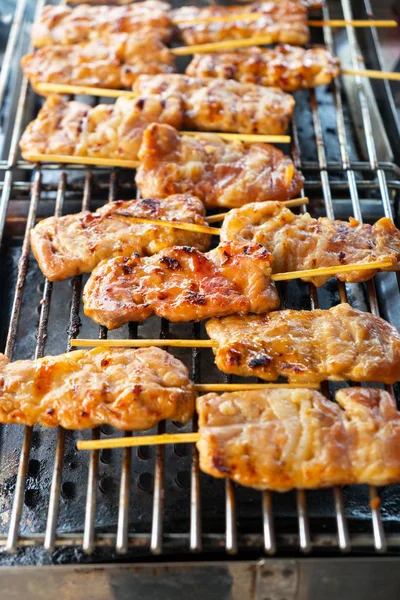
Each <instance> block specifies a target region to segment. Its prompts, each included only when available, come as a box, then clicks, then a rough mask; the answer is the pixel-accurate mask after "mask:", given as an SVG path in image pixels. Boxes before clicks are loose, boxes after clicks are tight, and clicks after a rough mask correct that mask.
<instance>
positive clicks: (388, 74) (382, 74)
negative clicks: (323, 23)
mask: <svg viewBox="0 0 400 600" xmlns="http://www.w3.org/2000/svg"><path fill="white" fill-rule="evenodd" d="M249 40H250V41H251V43H250V44H249V43H248V41H249ZM257 40H259V38H248V39H245V40H229V47H228V48H231V49H233V50H234V49H235V48H240V47H243V45H244V46H253V45H254V44H255V43H256V42H257ZM242 42H244V44H243V43H242ZM218 43H219V42H218ZM221 43H222V42H221ZM224 43H225V42H224ZM262 43H263V42H261V41H258V44H262ZM264 43H265V42H264ZM210 45H211V46H212V45H213V44H202V45H201V47H203V46H210ZM190 47H191V46H188V48H190ZM199 47H200V46H199ZM185 49H186V48H185ZM219 49H220V48H219ZM199 52H200V51H199ZM203 52H212V49H211V50H203ZM189 54H190V53H189ZM340 72H341V74H342V75H359V76H360V77H368V78H369V79H388V80H392V81H399V80H400V73H395V72H393V71H376V70H372V69H341V71H340ZM35 89H36V90H37V91H38V92H39V93H44V94H50V93H51V94H73V95H75V96H96V97H105V98H120V97H122V96H124V97H125V96H126V97H128V98H139V97H140V95H141V94H140V93H139V92H133V91H130V90H120V89H117V90H115V89H110V88H102V87H95V86H87V85H70V84H64V83H44V82H43V83H38V84H36V86H35ZM197 133H198V132H197V131H183V132H182V134H184V135H196V134H197ZM203 133H204V132H203ZM218 135H220V136H221V137H222V138H223V139H225V140H232V139H237V138H236V137H235V136H237V135H238V134H236V133H218ZM240 135H241V136H242V138H243V139H242V141H248V142H257V141H258V142H262V141H267V142H271V143H274V142H275V143H290V137H289V136H280V135H279V136H272V135H271V136H266V137H268V139H265V140H262V139H261V138H263V137H265V136H263V135H261V134H240ZM245 138H247V139H245ZM275 138H276V139H275ZM282 138H285V139H282Z"/></svg>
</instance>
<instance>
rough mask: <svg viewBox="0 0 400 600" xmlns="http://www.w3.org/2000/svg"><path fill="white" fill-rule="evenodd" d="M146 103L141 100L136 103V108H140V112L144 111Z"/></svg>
mask: <svg viewBox="0 0 400 600" xmlns="http://www.w3.org/2000/svg"><path fill="white" fill-rule="evenodd" d="M144 103H145V99H144V98H139V100H138V101H137V103H136V106H137V107H138V109H139V110H143V108H144Z"/></svg>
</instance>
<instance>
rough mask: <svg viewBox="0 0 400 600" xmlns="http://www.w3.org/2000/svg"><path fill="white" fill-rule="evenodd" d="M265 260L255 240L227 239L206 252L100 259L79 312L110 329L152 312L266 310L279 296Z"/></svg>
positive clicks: (187, 314)
mask: <svg viewBox="0 0 400 600" xmlns="http://www.w3.org/2000/svg"><path fill="white" fill-rule="evenodd" d="M269 259H270V254H269V253H268V252H267V251H266V250H265V249H264V248H262V246H259V245H258V244H233V243H230V242H228V243H226V244H221V245H219V246H218V247H217V248H216V249H214V250H211V252H208V253H207V254H202V253H201V252H199V251H198V250H196V249H195V248H190V247H188V246H182V247H178V246H175V247H174V248H170V249H168V250H164V251H163V252H160V253H159V254H156V255H154V256H152V257H149V258H139V257H138V256H135V255H133V256H132V257H131V258H124V257H120V258H115V259H113V260H111V261H104V262H102V263H100V264H99V265H98V267H96V269H95V270H94V271H93V273H92V275H91V277H90V278H89V281H88V282H87V284H86V286H85V290H84V295H83V300H84V309H85V314H86V315H88V316H89V317H91V318H92V319H93V320H94V321H95V322H96V323H99V324H101V325H105V326H106V327H108V328H109V329H115V328H117V327H120V326H121V325H123V324H124V323H127V322H129V321H143V320H144V319H147V318H148V317H150V316H151V315H153V314H156V315H157V316H159V317H164V318H166V319H168V320H169V321H192V320H200V319H207V318H209V317H211V316H216V315H229V314H234V313H241V314H246V313H248V312H255V313H259V312H265V311H268V310H272V309H274V308H277V307H278V306H279V297H278V294H277V291H276V288H275V286H274V284H273V283H272V282H271V280H270V278H269V274H270V272H271V268H270V263H269Z"/></svg>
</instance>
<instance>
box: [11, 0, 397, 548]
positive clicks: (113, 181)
mask: <svg viewBox="0 0 400 600" xmlns="http://www.w3.org/2000/svg"><path fill="white" fill-rule="evenodd" d="M43 4H44V0H41V1H40V2H39V4H38V6H37V14H38V13H39V11H41V9H42V6H43ZM354 4H355V5H356V6H355V12H359V11H361V13H362V14H357V15H354V17H355V16H357V17H358V16H360V17H362V16H364V15H365V14H366V15H368V16H372V10H371V6H370V4H369V0H364V4H363V5H362V6H360V5H359V3H354ZM341 5H342V11H343V16H344V18H346V19H349V20H350V19H352V18H353V14H352V8H351V5H350V1H349V0H342V4H341ZM26 10H27V6H26V0H18V3H17V7H16V11H15V15H14V21H13V24H12V27H11V31H10V35H9V40H8V45H7V49H6V53H5V59H4V62H3V68H2V72H1V76H0V103H1V102H2V101H3V100H4V99H5V98H6V92H7V84H8V85H10V83H9V79H10V74H11V73H12V57H13V55H14V53H15V51H16V50H17V48H18V47H19V44H21V41H20V36H19V33H20V31H21V27H22V23H23V21H24V16H25V13H26ZM330 16H331V15H330V9H329V5H327V6H325V7H324V9H323V18H324V19H329V18H330ZM346 34H347V37H348V42H349V51H350V57H351V61H352V65H351V66H352V67H353V68H361V69H362V68H365V64H364V60H363V59H362V57H361V56H360V51H359V45H358V39H357V37H356V32H355V30H354V29H353V28H352V27H350V26H349V27H347V28H346ZM365 35H370V39H371V40H372V42H373V48H374V53H375V55H376V57H377V60H378V62H379V60H380V51H379V47H378V42H377V40H378V38H377V32H376V30H375V29H373V28H372V29H371V32H370V33H369V34H365ZM323 38H324V43H325V44H326V46H327V47H328V49H329V50H331V51H333V50H334V38H333V35H332V31H331V29H330V28H328V27H325V28H324V29H323ZM368 66H370V65H368ZM354 82H355V88H356V92H357V98H358V101H359V104H360V107H361V123H362V126H363V128H364V133H365V141H366V148H367V160H365V161H360V160H351V157H350V153H349V151H348V144H349V143H350V142H351V140H349V137H348V133H347V127H346V122H345V114H344V112H343V95H344V94H343V84H342V81H341V80H340V79H337V80H335V81H334V82H333V84H332V87H331V89H332V95H333V102H334V105H335V108H336V126H337V132H338V142H339V147H340V161H328V160H327V156H326V151H325V142H324V136H323V129H322V125H321V118H320V114H319V108H318V101H317V93H316V92H315V91H314V90H312V91H311V92H310V93H309V99H310V106H311V114H312V121H313V129H314V135H315V144H316V149H317V161H315V160H302V156H301V154H302V148H301V146H302V144H301V134H300V132H299V128H298V126H296V123H295V122H294V123H293V130H292V140H293V143H292V154H293V157H294V160H295V164H296V166H298V167H299V168H301V169H302V170H303V172H306V173H308V172H309V173H310V174H311V176H310V177H307V180H306V188H307V190H310V191H311V192H314V195H315V194H316V193H317V192H319V191H321V192H322V197H323V206H321V205H319V204H318V202H314V203H312V204H311V207H312V208H313V209H316V210H322V209H323V210H324V211H325V213H326V215H327V216H328V217H329V218H335V217H337V214H335V213H336V212H337V211H335V209H336V207H337V206H338V207H340V200H339V201H336V200H335V201H333V200H332V192H335V193H337V194H338V195H340V194H341V193H344V192H346V191H347V190H348V191H349V194H350V201H351V207H352V211H353V214H354V216H355V217H356V218H357V219H358V220H360V221H362V220H363V210H362V209H363V204H364V202H363V198H360V194H359V192H360V191H362V192H363V193H366V194H370V193H372V194H373V195H374V193H375V194H378V195H379V196H380V197H381V201H382V204H380V201H379V200H376V199H375V200H373V201H372V208H373V206H375V208H377V209H378V210H379V208H380V207H381V206H382V207H383V212H384V215H385V216H388V217H390V218H393V217H394V215H395V214H396V212H397V209H398V190H399V188H400V168H399V167H398V166H397V165H396V164H394V163H393V162H391V161H390V160H383V161H378V154H377V149H376V146H375V141H374V136H373V124H372V117H371V112H370V102H369V94H368V92H367V91H366V86H367V85H369V84H368V83H367V82H366V81H365V80H362V79H361V78H359V77H355V80H354ZM377 86H380V89H381V90H382V89H383V90H384V92H385V99H386V101H385V102H384V107H383V109H382V112H383V114H384V115H385V118H387V117H388V115H389V112H390V107H391V108H393V106H392V102H393V101H392V97H391V92H390V87H389V84H388V83H387V82H378V83H377ZM374 89H375V86H374ZM375 91H376V90H375ZM30 97H31V93H30V92H29V88H28V83H27V80H26V79H23V80H22V84H21V87H20V91H19V101H18V105H17V107H16V113H15V125H14V128H13V131H12V135H11V141H10V145H9V152H8V156H7V158H6V159H3V160H1V161H0V173H1V174H2V176H3V181H2V182H1V183H0V187H1V190H2V194H1V200H0V233H1V234H3V233H4V232H5V231H6V229H7V213H8V210H9V209H10V206H11V205H12V201H13V200H14V198H13V194H15V193H17V194H18V195H19V194H21V195H25V196H27V195H28V194H29V211H28V215H27V218H26V226H25V234H24V237H23V241H22V250H21V255H20V259H19V262H18V274H17V279H16V285H15V296H14V302H13V306H12V310H11V316H10V326H9V331H8V335H7V340H6V344H5V354H6V355H7V356H9V357H10V358H12V357H13V354H14V349H15V346H16V343H17V342H18V325H19V319H20V313H21V306H22V302H23V295H24V287H25V285H26V279H27V276H28V273H29V254H30V246H29V230H30V229H31V227H32V226H33V225H34V224H35V220H36V218H37V213H38V208H39V203H42V202H45V203H47V202H46V199H45V200H43V201H42V198H41V197H42V195H43V194H45V195H46V193H47V192H52V191H53V190H54V185H53V184H52V183H50V184H49V183H46V182H43V178H44V177H43V174H44V173H47V172H50V173H58V172H59V171H60V179H59V183H58V185H57V186H56V201H55V209H54V214H55V215H61V214H62V212H63V208H64V206H65V204H66V198H67V195H68V192H69V191H71V190H73V191H75V192H76V193H80V192H81V193H82V203H81V206H80V209H81V210H85V209H87V208H89V206H91V201H92V196H93V188H94V185H95V184H96V187H97V189H99V190H101V192H107V193H108V197H107V200H108V201H113V200H116V199H117V197H118V194H119V193H121V190H123V191H124V193H126V192H128V191H129V189H132V186H131V184H129V183H128V184H126V183H125V184H122V185H120V183H119V171H118V170H111V171H110V170H105V169H100V168H91V169H85V168H84V167H79V166H75V167H68V168H63V169H60V170H59V166H58V165H46V166H45V167H40V166H37V165H31V164H28V163H25V162H24V161H22V160H20V158H19V154H18V141H19V138H20V134H21V130H22V128H23V124H24V120H25V118H26V115H27V112H28V111H27V106H28V102H29V98H30ZM380 97H381V96H380ZM390 119H391V120H390V125H392V124H393V125H394V126H393V127H391V137H392V138H393V139H394V140H395V141H396V144H395V145H393V143H392V145H391V148H390V149H391V151H392V152H393V154H394V156H395V157H396V160H398V157H399V156H400V142H399V139H398V138H397V137H396V136H397V134H398V124H397V122H396V116H395V115H394V114H393V113H391V114H390ZM391 141H392V140H391ZM30 172H32V173H30ZM104 172H106V173H110V175H109V180H108V181H107V182H105V181H103V180H102V181H100V183H98V182H97V181H96V176H97V174H98V173H101V174H103V173H104ZM82 173H86V175H85V179H84V182H83V183H82V181H79V180H78V179H75V177H72V179H73V182H72V183H71V182H69V181H68V178H69V177H70V174H72V176H73V175H74V174H82ZM338 173H339V175H338ZM30 176H31V177H32V182H31V183H30V182H29V181H27V180H26V178H27V177H30ZM333 177H335V178H334V179H332V178H333ZM25 196H24V197H25ZM10 201H11V202H10ZM47 204H50V202H49V203H47ZM23 220H24V219H23ZM398 281H399V280H398ZM82 285H83V278H82V277H81V276H79V277H75V278H74V279H73V281H72V297H71V308H70V313H69V330H68V339H67V350H70V341H71V339H72V338H74V337H76V336H77V335H78V333H79V308H80V297H81V291H82ZM285 287H286V286H282V289H281V291H282V295H283V297H284V298H285V297H286V295H287V290H286V289H285ZM366 289H367V292H368V304H369V307H370V309H371V311H372V312H373V313H374V314H379V302H378V296H377V293H376V289H375V285H374V282H372V281H371V282H368V284H367V285H366ZM338 292H339V298H340V301H346V297H347V296H346V287H345V285H344V284H341V283H338ZM52 294H53V284H52V283H50V282H48V281H46V282H45V284H44V289H43V297H42V302H41V309H40V317H39V324H38V328H37V342H36V347H35V358H39V357H41V356H43V355H44V351H45V344H46V338H47V336H48V331H47V325H48V322H49V315H50V307H51V299H52ZM310 303H311V307H312V308H316V307H317V306H318V294H317V291H316V289H315V288H313V287H312V286H310ZM282 304H284V300H283V302H282ZM385 316H386V315H385ZM98 335H99V338H105V337H107V330H106V329H105V328H100V330H99V334H98ZM137 335H138V328H137V325H135V324H131V325H130V327H129V336H130V337H132V338H134V337H136V336H137ZM192 335H193V337H194V338H195V339H196V338H199V337H200V336H201V328H200V326H199V325H198V324H193V326H192ZM168 336H169V323H168V322H167V321H165V320H162V321H161V326H160V337H162V338H167V337H168ZM202 352H203V351H202V350H201V349H196V348H195V349H192V350H191V357H190V361H191V376H192V378H193V379H194V381H195V382H199V381H200V363H201V358H202ZM192 428H193V429H195V428H196V422H195V420H194V422H193V423H192ZM163 431H165V424H163V423H161V424H160V425H159V427H158V432H159V433H162V432H163ZM33 433H34V432H33V429H32V428H28V427H27V428H25V429H24V434H23V441H22V448H21V452H20V457H19V464H18V471H17V478H16V483H15V492H14V496H13V502H12V509H11V515H10V520H9V526H8V532H7V533H4V534H1V535H0V547H3V548H4V549H6V550H7V551H9V552H15V551H16V550H17V549H19V548H20V547H25V548H28V547H32V546H33V547H36V546H37V547H41V546H43V547H44V549H45V550H47V551H48V552H53V551H54V550H55V549H56V548H58V547H64V548H68V547H80V546H81V547H82V548H83V551H84V552H85V553H88V554H90V553H92V552H94V551H95V550H96V551H98V550H99V549H100V550H101V549H106V548H111V549H114V548H115V550H116V552H117V553H121V554H122V553H126V552H128V551H131V550H133V549H136V550H138V551H139V552H141V553H144V552H146V551H148V550H150V552H151V553H153V554H155V555H157V554H161V553H163V552H164V551H165V552H167V551H171V552H172V551H173V552H177V553H179V552H180V553H184V552H185V551H186V550H187V549H190V550H191V551H193V552H201V551H211V550H213V551H221V550H224V549H225V550H226V552H228V553H229V554H237V553H238V552H242V551H245V550H246V549H247V550H252V549H253V550H255V551H257V550H258V551H259V550H260V549H261V548H263V549H264V551H265V552H266V553H268V554H274V553H275V552H276V551H280V550H282V551H285V550H286V551H287V550H288V549H289V550H290V551H291V552H292V553H293V552H296V551H297V549H299V550H300V551H302V552H309V551H310V550H311V549H314V550H316V551H318V549H320V550H321V551H322V549H324V548H325V549H329V550H330V551H335V550H336V548H339V549H340V550H342V551H350V549H353V550H358V551H364V552H369V551H371V550H372V548H374V549H375V551H377V552H386V551H387V548H388V544H389V546H390V549H391V550H392V551H396V550H398V549H400V533H399V532H398V531H394V530H393V531H389V532H385V530H384V526H383V522H382V516H381V512H380V509H379V502H377V499H379V495H378V492H377V490H376V489H375V488H372V487H371V488H370V489H369V499H370V501H371V506H372V508H371V519H372V537H371V536H370V535H369V534H368V533H366V532H365V531H361V532H356V533H352V534H351V536H350V534H349V527H348V522H347V519H346V514H345V503H344V501H343V495H342V490H341V489H340V488H335V489H334V490H333V499H334V507H335V519H336V524H337V532H336V533H335V534H332V533H324V532H323V531H321V530H320V531H319V532H316V533H314V532H313V536H312V537H311V534H310V523H309V516H308V508H307V494H306V492H305V491H298V492H297V493H296V505H297V528H298V531H297V533H296V532H294V533H292V532H290V533H288V532H285V533H279V535H276V533H275V530H274V510H273V496H274V494H271V493H269V492H264V493H262V494H261V507H262V512H261V516H262V520H261V521H260V523H259V525H260V527H259V532H256V533H253V532H244V533H242V532H239V531H238V526H237V512H238V507H237V505H236V495H237V494H236V489H235V486H234V485H233V483H232V482H231V481H229V480H226V481H225V499H226V500H225V532H224V533H213V532H211V533H210V532H205V533H203V532H202V524H203V523H202V511H201V500H202V498H201V490H200V475H199V466H198V455H197V451H196V449H195V447H194V446H193V448H192V450H191V465H190V499H188V500H189V501H190V514H189V519H190V523H189V532H188V533H187V532H182V533H164V531H163V515H164V503H165V495H164V471H165V448H164V447H163V446H159V447H158V448H157V450H156V457H155V470H154V491H153V506H152V524H151V529H150V531H149V532H144V533H137V532H132V531H131V530H130V522H129V518H130V512H129V507H130V491H131V490H130V488H131V485H130V480H131V470H132V450H131V449H130V448H126V449H124V450H123V453H122V463H121V471H120V490H119V504H118V518H117V527H116V533H115V532H111V533H110V532H108V531H96V514H97V509H98V508H99V506H98V502H97V500H98V490H97V488H98V476H99V452H98V451H92V452H91V453H90V458H89V463H88V475H87V483H86V510H85V519H84V524H83V532H78V533H71V532H59V531H58V529H57V526H58V517H59V508H60V492H61V487H62V472H63V466H64V460H65V456H64V448H65V443H66V432H65V431H64V430H63V429H61V428H59V429H58V431H57V440H56V446H55V451H54V458H53V462H54V466H53V470H52V474H51V485H50V493H49V499H48V509H47V523H46V527H45V530H44V533H41V532H40V533H36V532H30V533H28V534H27V535H25V534H23V535H21V534H20V525H21V518H22V513H23V506H24V497H25V490H26V481H27V474H28V465H29V457H30V451H31V447H32V441H33ZM99 436H100V431H99V430H98V429H97V430H94V431H93V432H92V437H93V439H97V438H98V437H99ZM204 500H205V501H206V498H205V499H204ZM399 512H400V511H399Z"/></svg>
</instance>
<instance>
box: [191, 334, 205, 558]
mask: <svg viewBox="0 0 400 600" xmlns="http://www.w3.org/2000/svg"><path fill="white" fill-rule="evenodd" d="M193 338H194V339H195V340H197V339H199V338H200V326H199V323H194V324H193ZM200 358H201V350H200V348H193V349H192V365H191V378H192V381H194V382H195V383H200V380H201V377H200ZM197 429H198V427H197V415H196V414H195V415H194V417H193V419H192V431H197ZM189 547H190V550H191V551H192V552H200V551H201V549H202V543H201V497H200V470H199V453H198V451H197V448H196V445H195V444H193V445H192V464H191V467H190V542H189Z"/></svg>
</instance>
